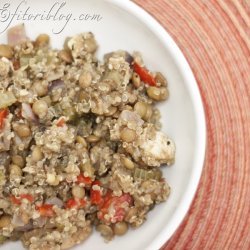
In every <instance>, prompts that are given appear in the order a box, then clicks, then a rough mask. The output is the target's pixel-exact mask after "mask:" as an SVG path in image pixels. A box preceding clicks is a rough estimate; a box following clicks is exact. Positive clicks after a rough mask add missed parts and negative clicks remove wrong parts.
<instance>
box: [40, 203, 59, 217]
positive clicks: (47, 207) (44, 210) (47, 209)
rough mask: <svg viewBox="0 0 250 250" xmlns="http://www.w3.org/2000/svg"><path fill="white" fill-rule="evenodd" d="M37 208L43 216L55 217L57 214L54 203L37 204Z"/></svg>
mask: <svg viewBox="0 0 250 250" xmlns="http://www.w3.org/2000/svg"><path fill="white" fill-rule="evenodd" d="M36 209H37V210H38V211H39V213H40V215H41V216H43V217H53V216H54V215H55V212H54V210H53V205H52V204H43V205H41V206H36Z"/></svg>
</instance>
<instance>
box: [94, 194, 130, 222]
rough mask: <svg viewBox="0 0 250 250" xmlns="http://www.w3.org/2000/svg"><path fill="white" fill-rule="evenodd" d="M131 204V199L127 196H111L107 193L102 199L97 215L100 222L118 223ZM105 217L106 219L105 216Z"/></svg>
mask: <svg viewBox="0 0 250 250" xmlns="http://www.w3.org/2000/svg"><path fill="white" fill-rule="evenodd" d="M132 203H133V199H132V197H131V195H129V194H122V195H121V196H119V197H118V196H113V195H112V193H110V192H108V193H107V194H106V196H105V197H104V203H103V205H102V206H101V208H100V211H99V212H98V213H97V216H98V218H99V219H100V220H102V221H106V222H112V223H116V222H120V221H123V220H124V217H125V215H126V212H127V211H126V210H127V208H128V207H129V206H131V205H132ZM105 215H107V217H108V219H107V217H106V216H105Z"/></svg>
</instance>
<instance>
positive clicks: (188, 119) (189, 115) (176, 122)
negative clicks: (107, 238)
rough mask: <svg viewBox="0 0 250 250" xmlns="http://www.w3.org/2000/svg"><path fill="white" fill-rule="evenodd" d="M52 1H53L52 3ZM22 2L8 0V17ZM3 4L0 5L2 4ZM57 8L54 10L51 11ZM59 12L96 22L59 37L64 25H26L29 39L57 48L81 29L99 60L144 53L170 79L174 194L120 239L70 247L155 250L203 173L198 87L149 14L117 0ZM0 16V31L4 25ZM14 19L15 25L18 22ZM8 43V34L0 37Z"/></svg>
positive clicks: (41, 6)
mask: <svg viewBox="0 0 250 250" xmlns="http://www.w3.org/2000/svg"><path fill="white" fill-rule="evenodd" d="M55 2H56V1H55ZM20 3H21V1H20V0H12V1H11V6H10V8H9V9H10V10H11V11H12V13H13V12H14V11H15V10H16V9H17V6H18V5H19V4H20ZM53 3H54V2H52V1H51V0H43V1H28V2H27V4H25V3H23V4H21V6H20V7H19V9H18V10H22V11H23V10H25V9H26V8H27V7H28V6H30V10H29V12H30V13H33V14H35V13H43V11H49V9H50V8H51V7H52V5H53ZM1 6H2V4H1ZM54 10H55V8H54ZM59 13H60V14H61V13H72V14H73V15H74V16H79V15H80V14H81V13H83V14H86V13H89V14H93V13H95V14H100V15H101V16H102V17H103V18H102V20H100V21H99V22H97V21H79V20H78V21H77V20H73V19H71V20H70V21H69V22H68V24H67V25H66V27H65V29H64V30H63V31H62V32H61V33H60V34H54V33H53V32H58V31H59V30H60V29H61V27H63V26H64V23H65V22H64V21H53V20H51V19H50V20H47V21H40V20H36V21H34V20H33V21H24V23H25V25H26V29H27V33H28V35H29V37H31V38H35V37H36V35H38V34H39V33H48V34H49V35H50V36H51V38H52V44H53V46H56V47H61V46H62V44H63V41H64V38H65V37H66V36H69V35H73V34H76V33H80V32H83V31H92V32H93V33H94V34H95V35H96V38H97V41H98V42H99V45H100V49H99V52H98V57H99V58H101V57H102V55H103V54H104V53H106V52H110V51H113V50H117V49H124V50H127V51H134V50H139V51H141V52H142V54H143V56H144V59H145V63H146V65H147V66H148V68H149V69H151V70H157V71H161V72H163V73H164V74H165V75H166V76H167V79H168V82H169V89H170V99H169V101H168V102H165V103H163V104H161V105H160V109H161V113H162V124H163V130H164V131H165V132H166V133H167V134H168V135H169V136H170V137H171V138H173V139H174V141H175V142H176V146H177V153H176V163H175V164H174V165H173V166H171V167H166V168H164V176H165V177H166V180H167V181H168V183H169V184H170V186H171V189H172V192H171V195H170V197H169V199H168V200H167V202H165V203H163V204H160V205H158V206H156V207H155V209H154V210H153V211H152V212H150V213H149V214H148V220H147V221H146V223H145V224H143V226H142V227H140V228H139V229H137V230H130V231H129V233H127V234H126V235H125V236H123V237H116V238H115V239H114V240H113V241H112V242H110V243H108V244H107V243H104V241H103V239H102V238H101V237H100V236H99V234H97V233H94V234H93V235H92V236H91V237H90V238H89V239H88V240H87V241H86V242H84V243H83V244H82V245H80V246H77V247H75V248H74V249H92V250H99V249H102V250H107V249H108V250H112V249H115V250H117V249H119V250H123V249H124V250H125V249H126V250H127V249H130V250H135V249H138V250H141V249H143V250H144V249H159V248H160V247H161V246H162V245H163V244H164V243H165V242H166V241H167V240H168V239H169V238H170V236H171V235H172V234H173V233H174V231H175V230H176V229H177V227H178V226H179V225H180V223H181V221H182V220H183V218H184V216H185V214H186V213H187V211H188V209H189V206H190V204H191V202H192V199H193V197H194V195H195V192H196V189H197V185H198V182H199V179H200V175H201V172H202V167H203V161H204V156H205V141H206V140H205V138H206V130H205V118H204V111H203V106H202V101H201V97H200V94H199V91H198V87H197V83H196V81H195V79H194V76H193V74H192V72H191V69H190V67H189V65H188V63H187V61H186V60H185V58H184V56H183V54H182V53H181V51H180V50H179V48H178V47H177V45H176V44H175V43H174V41H173V40H172V38H171V37H170V36H169V35H168V34H167V33H166V31H165V30H164V29H163V28H162V27H161V26H160V24H159V23H157V22H156V21H155V20H154V19H153V18H152V17H151V16H150V15H149V14H147V13H146V12H145V11H144V10H142V9H141V8H139V7H138V6H137V5H135V4H134V3H132V2H130V1H127V0H126V1H125V0H123V1H120V0H85V1H81V0H70V1H67V2H66V5H65V6H64V7H63V8H62V9H60V11H59ZM5 14H7V12H5ZM7 17H8V16H7V15H6V16H5V18H6V20H5V22H4V16H3V15H2V12H1V17H0V19H1V23H0V32H1V31H2V30H3V29H4V28H5V26H7V23H9V19H7ZM20 22H22V21H20V20H15V18H14V20H13V21H12V22H11V23H10V26H13V25H14V24H16V23H20ZM0 41H1V42H6V34H5V33H2V34H1V35H0ZM0 249H1V250H7V249H23V248H22V246H21V244H20V243H7V244H5V245H3V246H1V247H0Z"/></svg>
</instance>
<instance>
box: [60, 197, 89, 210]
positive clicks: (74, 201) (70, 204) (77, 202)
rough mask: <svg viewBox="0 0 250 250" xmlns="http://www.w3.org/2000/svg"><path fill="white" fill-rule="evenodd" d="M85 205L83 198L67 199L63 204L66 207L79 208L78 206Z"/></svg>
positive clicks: (82, 206)
mask: <svg viewBox="0 0 250 250" xmlns="http://www.w3.org/2000/svg"><path fill="white" fill-rule="evenodd" d="M85 206H86V200H84V199H69V200H68V201H67V202H66V205H65V207H66V208H68V209H71V208H77V209H79V208H84V207H85Z"/></svg>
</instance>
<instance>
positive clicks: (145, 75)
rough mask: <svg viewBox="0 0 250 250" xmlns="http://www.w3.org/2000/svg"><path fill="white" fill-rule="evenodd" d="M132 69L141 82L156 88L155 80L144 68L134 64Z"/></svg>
mask: <svg viewBox="0 0 250 250" xmlns="http://www.w3.org/2000/svg"><path fill="white" fill-rule="evenodd" d="M133 69H134V71H135V72H136V73H137V74H138V75H139V76H140V78H141V80H142V81H143V82H145V83H146V84H148V85H150V86H156V80H155V78H154V77H153V76H152V74H150V72H149V71H148V70H147V69H146V68H144V67H141V66H140V65H139V64H138V63H136V62H134V65H133Z"/></svg>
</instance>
